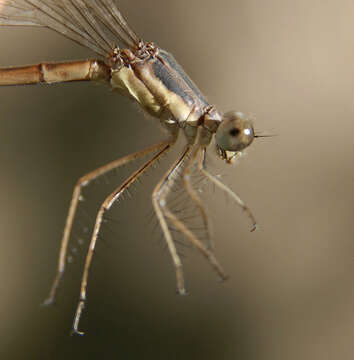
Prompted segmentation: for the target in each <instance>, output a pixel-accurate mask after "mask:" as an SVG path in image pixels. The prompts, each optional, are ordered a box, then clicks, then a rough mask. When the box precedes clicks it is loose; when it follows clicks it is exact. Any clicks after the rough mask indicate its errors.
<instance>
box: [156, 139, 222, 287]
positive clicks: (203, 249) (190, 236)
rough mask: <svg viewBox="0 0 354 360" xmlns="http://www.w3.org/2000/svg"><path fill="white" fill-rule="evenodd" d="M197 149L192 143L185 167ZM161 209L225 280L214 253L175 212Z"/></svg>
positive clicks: (189, 163) (165, 207)
mask: <svg viewBox="0 0 354 360" xmlns="http://www.w3.org/2000/svg"><path fill="white" fill-rule="evenodd" d="M199 151H200V146H199V144H197V145H194V146H193V148H192V150H190V153H191V157H190V158H189V159H188V163H187V166H186V168H188V167H189V166H190V165H191V163H193V161H194V159H195V157H196V156H197V154H198V152H199ZM194 153H195V156H193V154H194ZM166 196H167V194H164V195H163V196H162V198H161V200H162V201H164V203H165V204H166V201H165V198H166ZM161 210H162V213H163V215H164V216H165V217H166V218H167V219H168V220H170V222H171V223H172V224H173V225H174V226H175V227H176V229H178V230H179V231H180V232H181V233H182V234H184V235H185V236H186V238H187V240H189V241H190V242H191V243H192V244H193V245H194V246H195V247H196V248H197V249H198V250H199V251H200V252H201V253H202V254H203V255H204V256H205V257H206V258H207V259H208V260H209V262H210V264H211V265H212V266H213V268H214V270H215V271H216V272H217V273H218V275H219V276H220V277H221V279H223V280H226V279H227V275H226V273H225V271H224V270H223V268H222V267H221V265H220V264H219V262H218V261H217V259H216V257H215V255H214V253H213V252H212V251H211V250H210V249H208V247H207V246H206V245H205V244H204V243H203V242H202V241H201V240H200V239H198V238H197V236H196V235H195V234H194V233H193V232H192V231H191V230H190V229H189V228H188V227H187V226H186V225H185V224H184V223H183V222H182V221H181V220H179V219H178V217H177V216H176V215H175V214H173V213H172V212H171V211H170V210H169V209H168V207H167V205H165V206H164V207H162V208H161Z"/></svg>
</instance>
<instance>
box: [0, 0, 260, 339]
mask: <svg viewBox="0 0 354 360" xmlns="http://www.w3.org/2000/svg"><path fill="white" fill-rule="evenodd" d="M122 1H123V0H122ZM0 25H5V26H10V25H12V26H37V27H38V26H42V27H47V28H50V29H52V30H54V31H56V32H58V33H60V34H62V35H64V36H65V37H67V38H69V39H71V40H73V41H75V42H77V43H78V44H80V45H83V46H85V47H87V48H89V49H91V50H92V51H93V52H94V53H96V55H97V56H98V59H92V60H83V61H71V62H55V63H40V64H36V65H29V66H21V67H9V68H2V69H0V85H2V86H5V85H27V84H40V83H42V84H43V83H44V84H52V83H59V82H72V81H93V82H99V83H103V84H106V85H108V86H110V87H111V88H112V89H113V90H114V91H116V92H117V93H119V94H121V95H124V96H127V97H129V98H130V99H132V100H133V101H135V102H136V103H138V104H139V105H140V106H141V108H142V109H143V110H144V111H145V112H146V113H148V114H150V115H152V116H153V117H155V118H156V119H158V120H159V122H160V123H161V126H162V127H163V128H165V130H166V131H167V133H168V134H169V135H168V138H167V139H166V140H165V141H163V142H160V143H158V144H155V145H152V146H150V147H147V148H145V149H144V150H140V151H137V152H136V153H134V154H131V155H127V156H124V157H122V158H120V159H118V160H116V161H113V162H111V163H109V164H107V165H105V166H102V167H100V168H98V169H97V170H94V171H93V172H91V173H89V174H87V175H85V176H83V177H82V178H80V179H79V180H78V182H77V184H76V186H75V188H74V192H73V195H72V200H71V204H70V208H69V212H68V216H67V220H66V225H65V228H64V234H63V238H62V242H61V249H60V255H59V262H58V269H57V274H56V277H55V279H54V282H53V285H52V287H51V290H50V293H49V296H48V298H47V299H46V301H45V303H46V304H50V303H52V302H53V301H54V298H55V295H56V292H57V288H58V285H59V282H60V280H61V278H62V276H63V273H64V269H65V264H66V257H67V250H68V244H69V238H70V234H71V230H72V226H73V222H74V217H75V214H76V211H77V207H78V204H79V202H80V198H81V191H82V189H83V187H85V186H86V185H87V184H89V183H90V182H91V181H93V180H94V179H96V178H98V177H99V176H102V175H104V174H106V173H107V172H109V171H111V170H113V169H116V168H118V167H120V166H122V165H124V164H127V163H128V162H132V161H134V160H135V159H138V158H140V157H143V156H146V155H150V159H149V160H148V161H147V162H145V163H144V164H143V165H142V166H141V167H140V168H138V170H136V171H135V172H134V173H132V174H131V175H130V176H129V177H128V178H127V179H126V180H125V181H124V182H123V183H122V184H120V185H119V186H118V187H117V188H116V189H115V190H114V191H113V192H112V193H111V194H109V195H108V197H107V198H106V199H105V200H104V201H103V203H102V205H101V206H100V208H99V210H98V212H97V217H96V221H95V225H94V229H93V233H92V236H91V240H90V244H89V249H88V253H87V256H86V260H85V266H84V272H83V276H82V281H81V288H80V298H79V303H78V306H77V310H76V314H75V317H74V322H73V331H74V332H75V333H77V334H82V332H80V331H79V321H80V317H81V314H82V311H83V308H84V305H85V301H86V297H87V294H86V292H87V291H86V290H87V281H88V274H89V269H90V265H91V261H92V256H93V253H94V249H95V246H96V241H97V237H98V235H99V232H100V229H101V225H102V222H103V220H104V216H105V214H106V212H107V211H108V210H109V209H110V208H111V206H112V205H113V204H114V202H115V201H117V199H119V197H120V196H121V195H122V193H123V192H124V191H125V190H127V189H128V188H129V187H130V186H131V185H132V184H133V183H134V182H135V181H136V180H137V179H138V178H139V177H140V176H141V175H142V174H143V173H145V172H146V171H147V170H148V169H149V168H150V167H151V166H152V165H153V164H155V163H156V162H157V160H159V159H160V158H161V157H162V156H163V155H164V154H165V153H166V152H168V151H169V149H170V148H171V147H172V146H173V145H174V144H175V142H176V140H177V137H178V134H179V133H183V135H184V137H185V142H186V144H185V148H184V150H183V151H182V153H181V154H180V156H179V157H178V158H177V159H176V160H175V162H174V163H173V164H172V165H171V166H170V167H169V169H168V171H167V172H166V173H165V174H164V175H163V177H162V179H161V180H160V181H159V182H158V184H157V185H156V186H155V188H154V191H153V193H152V203H153V208H154V211H155V214H156V217H157V219H158V222H159V224H160V227H161V229H162V232H163V235H164V238H165V240H166V243H167V247H168V249H169V252H170V254H171V257H172V260H173V264H174V267H175V271H176V278H177V289H178V292H179V293H180V294H185V293H186V290H185V286H184V278H183V272H182V263H181V259H180V256H179V254H178V252H177V250H176V244H175V242H174V239H173V235H172V232H171V226H173V227H174V229H176V230H178V231H179V232H180V233H182V234H183V235H184V237H185V238H186V240H187V241H189V242H190V243H191V244H192V245H193V246H195V247H196V248H197V249H198V250H199V251H200V252H201V253H202V254H203V255H204V256H205V257H206V258H207V259H208V261H209V262H210V264H211V265H212V267H213V268H214V270H215V271H216V272H217V274H218V275H219V276H220V277H221V278H222V279H226V277H227V275H226V274H225V272H224V270H223V268H222V267H221V266H220V264H219V262H218V261H217V259H216V257H215V255H214V248H213V246H212V243H211V242H207V243H206V242H205V241H202V240H201V239H199V238H198V236H197V235H196V234H195V233H194V232H193V231H192V230H191V229H190V228H189V227H188V226H187V225H186V223H185V222H184V221H183V220H182V219H181V218H180V217H179V216H178V214H176V213H174V212H173V210H171V209H170V207H169V204H168V201H167V196H168V194H169V192H170V190H171V187H172V185H173V184H174V182H175V181H176V179H177V178H181V179H182V183H183V186H184V190H185V193H186V194H187V195H188V196H189V198H190V199H191V201H192V202H193V203H194V205H195V207H196V208H197V209H198V212H199V214H200V217H201V218H202V220H203V223H204V226H205V228H206V229H208V219H207V214H206V211H205V208H204V206H203V204H202V201H201V199H200V196H199V194H198V192H197V191H196V189H195V188H194V187H193V183H192V182H191V172H192V168H193V169H195V168H197V171H198V172H199V173H200V174H201V176H202V177H204V178H205V179H207V180H208V181H210V182H212V183H213V184H214V185H215V186H216V187H218V188H220V189H221V190H222V191H223V192H225V193H226V194H228V195H229V196H230V197H231V198H232V199H233V200H234V201H235V202H236V203H237V204H238V205H239V206H240V207H241V208H242V209H243V210H244V211H245V212H246V214H247V215H248V217H249V219H250V221H251V223H252V228H251V230H254V229H255V228H256V221H255V219H254V217H253V215H252V213H251V212H250V210H249V209H248V207H247V206H246V205H245V203H244V202H243V201H242V200H241V199H240V198H239V196H238V195H237V194H236V193H235V192H233V191H232V190H231V189H230V188H229V187H227V186H226V185H225V184H223V183H222V182H221V181H220V179H219V178H218V177H217V176H215V175H212V174H211V173H210V172H209V171H208V169H207V163H206V155H207V150H208V149H210V148H212V149H214V150H216V152H217V154H218V156H219V158H220V159H222V160H224V161H225V162H226V163H232V162H234V160H235V158H236V156H237V155H238V154H240V153H241V152H242V150H243V149H244V148H246V147H247V146H249V145H250V144H251V143H252V141H253V139H254V138H256V137H259V136H260V135H256V134H255V132H254V129H253V125H252V122H251V120H250V119H249V118H248V117H247V116H246V115H244V114H243V113H241V112H235V111H232V112H228V113H225V114H222V113H220V112H219V111H218V110H217V109H216V108H215V107H214V106H213V105H211V104H209V103H208V101H207V100H206V98H205V97H204V96H203V95H202V93H201V92H200V91H199V89H198V88H197V87H196V85H195V84H194V83H193V82H192V80H191V79H190V78H189V77H188V76H187V75H186V74H185V72H184V71H183V69H182V68H181V66H180V65H179V64H178V63H177V62H176V60H175V59H174V57H173V56H172V55H171V54H170V53H168V52H167V51H165V50H163V49H161V48H159V47H158V46H157V45H155V44H154V43H152V42H145V41H143V40H142V39H141V38H140V37H139V36H138V35H137V34H136V33H135V32H134V30H132V28H131V27H130V26H129V25H128V23H127V21H126V19H125V18H124V17H123V16H122V14H121V13H120V11H119V10H118V7H117V3H116V1H115V0H0Z"/></svg>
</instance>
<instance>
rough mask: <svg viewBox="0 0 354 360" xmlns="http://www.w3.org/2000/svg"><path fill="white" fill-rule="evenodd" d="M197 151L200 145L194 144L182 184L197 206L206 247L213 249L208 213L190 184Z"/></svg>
mask: <svg viewBox="0 0 354 360" xmlns="http://www.w3.org/2000/svg"><path fill="white" fill-rule="evenodd" d="M199 151H200V146H197V145H195V146H194V149H193V151H192V153H191V155H190V157H189V161H188V163H187V165H186V167H185V168H184V171H183V175H182V179H183V185H184V187H185V188H186V190H187V192H188V194H189V196H190V198H191V199H192V201H193V202H194V204H195V205H196V206H197V208H198V209H199V211H200V214H201V215H202V219H203V224H204V227H205V228H206V232H207V242H208V247H209V248H210V249H214V243H213V241H212V234H211V233H212V231H211V229H210V225H209V221H208V215H207V213H206V211H205V208H204V205H203V203H202V201H201V199H200V197H199V196H198V194H197V192H196V191H195V189H194V188H193V186H192V184H191V172H192V166H193V163H194V161H195V159H196V157H197V155H198V152H199Z"/></svg>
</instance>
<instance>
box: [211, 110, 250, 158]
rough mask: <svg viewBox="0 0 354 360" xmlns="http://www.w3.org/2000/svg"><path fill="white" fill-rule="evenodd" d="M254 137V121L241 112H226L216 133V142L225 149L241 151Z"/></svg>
mask: <svg viewBox="0 0 354 360" xmlns="http://www.w3.org/2000/svg"><path fill="white" fill-rule="evenodd" d="M253 139H254V130H253V125H252V122H251V120H249V119H248V118H247V117H246V116H245V115H244V114H243V113H240V112H229V113H226V114H225V115H224V116H223V119H222V121H221V123H220V125H219V127H218V129H217V131H216V134H215V140H216V144H217V145H218V146H219V147H220V148H221V149H222V150H225V151H241V150H243V149H244V148H245V147H247V146H249V145H250V144H251V143H252V141H253Z"/></svg>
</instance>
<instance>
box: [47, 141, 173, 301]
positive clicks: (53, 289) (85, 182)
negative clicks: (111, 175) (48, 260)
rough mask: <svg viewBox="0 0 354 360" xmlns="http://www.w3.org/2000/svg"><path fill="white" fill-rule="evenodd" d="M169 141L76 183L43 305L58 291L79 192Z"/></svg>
mask: <svg viewBox="0 0 354 360" xmlns="http://www.w3.org/2000/svg"><path fill="white" fill-rule="evenodd" d="M170 143H171V141H164V142H161V143H159V144H155V145H153V146H150V147H148V148H146V149H143V150H140V151H138V152H136V153H133V154H130V155H127V156H124V157H122V158H120V159H117V160H115V161H112V162H110V163H109V164H106V165H104V166H101V167H99V168H98V169H96V170H94V171H92V172H90V173H88V174H86V175H84V176H82V177H81V178H80V179H79V180H78V182H77V183H76V185H75V187H74V191H73V195H72V199H71V203H70V208H69V212H68V216H67V219H66V223H65V228H64V233H63V237H62V240H61V245H60V252H59V259H58V268H57V273H56V276H55V279H54V281H53V284H52V287H51V289H50V292H49V295H48V297H47V299H46V300H45V301H44V303H43V304H44V305H49V304H52V303H53V302H54V299H55V295H56V291H57V289H58V286H59V283H60V280H61V278H62V277H63V274H64V270H65V265H66V256H67V251H68V244H69V239H70V234H71V230H72V226H73V222H74V218H75V214H76V211H77V207H78V204H79V201H80V199H81V191H82V188H83V187H84V186H86V185H88V184H89V183H90V182H92V181H93V180H94V179H96V178H98V177H99V176H101V175H104V174H106V173H107V172H109V171H111V170H113V169H116V168H118V167H120V166H122V165H125V164H127V163H129V162H131V161H133V160H136V159H138V158H140V157H142V156H144V155H147V154H150V153H151V152H153V151H157V150H160V149H163V148H165V147H166V145H168V144H170Z"/></svg>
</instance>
